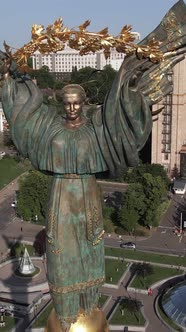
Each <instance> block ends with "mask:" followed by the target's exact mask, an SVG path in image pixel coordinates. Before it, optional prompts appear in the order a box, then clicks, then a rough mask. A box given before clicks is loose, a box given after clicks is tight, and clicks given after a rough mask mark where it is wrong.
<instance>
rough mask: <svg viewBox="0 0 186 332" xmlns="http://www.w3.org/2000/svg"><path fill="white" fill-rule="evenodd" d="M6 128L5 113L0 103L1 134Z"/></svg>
mask: <svg viewBox="0 0 186 332" xmlns="http://www.w3.org/2000/svg"><path fill="white" fill-rule="evenodd" d="M6 126H7V121H6V119H5V116H4V113H3V108H2V103H1V102H0V132H3V131H4V129H5V127H6Z"/></svg>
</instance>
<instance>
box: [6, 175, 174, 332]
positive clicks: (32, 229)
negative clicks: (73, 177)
mask: <svg viewBox="0 0 186 332" xmlns="http://www.w3.org/2000/svg"><path fill="white" fill-rule="evenodd" d="M16 189H17V183H16V181H14V182H13V183H12V184H10V185H8V186H7V187H6V188H4V189H3V190H1V191H0V204H1V203H2V202H3V201H4V200H5V199H7V197H8V196H9V195H12V192H13V191H15V190H16ZM42 229H43V227H42V226H39V225H34V224H31V223H27V222H24V221H21V220H20V219H18V218H16V217H14V221H12V222H10V223H8V224H7V227H6V229H4V230H3V232H1V236H0V247H1V256H4V255H6V253H7V239H15V240H17V239H18V240H21V241H28V242H33V241H34V239H35V236H36V235H37V234H38V232H39V231H41V230H42ZM1 258H2V257H1ZM36 265H38V266H39V268H40V273H39V275H38V276H37V277H35V278H30V280H29V281H28V279H27V281H26V284H23V283H22V282H20V279H19V278H17V277H16V276H15V275H14V273H13V271H14V265H13V263H11V264H7V265H1V268H0V280H1V291H6V290H7V289H8V288H9V289H10V292H11V290H14V291H15V290H17V289H19V287H22V290H23V291H21V293H22V294H23V293H27V299H28V293H29V292H30V291H31V292H32V291H33V290H35V291H37V290H39V289H40V290H42V289H45V290H46V289H47V280H46V266H45V262H43V260H42V259H39V260H37V264H36ZM130 277H131V276H130V272H129V271H127V272H126V273H124V275H123V277H122V279H121V280H120V283H119V284H118V287H117V288H116V287H115V288H113V287H112V286H110V285H107V284H106V285H104V287H102V289H101V292H102V293H103V294H105V295H108V296H109V298H108V300H107V301H106V304H105V305H104V312H105V315H106V316H107V317H108V316H109V315H110V313H112V311H113V310H112V308H113V307H115V302H116V300H117V298H118V297H119V296H120V297H122V296H127V297H132V298H134V296H135V298H136V299H138V300H140V301H141V302H142V303H143V313H144V317H145V319H146V326H145V327H144V328H143V329H137V328H136V329H135V331H138V330H139V331H145V332H156V331H160V332H168V331H170V328H168V327H167V326H165V325H164V323H163V322H162V321H161V320H159V319H158V317H157V315H156V314H155V312H154V303H155V299H156V297H157V295H158V289H157V288H156V287H155V288H154V289H153V294H152V296H148V294H147V292H145V294H144V293H138V292H135V294H134V292H131V291H129V290H127V287H126V285H127V284H128V280H129V278H130ZM14 291H12V294H13V293H14ZM108 318H109V317H108ZM123 328H124V327H123V326H122V327H121V329H120V331H123ZM117 330H118V329H117ZM22 331H23V330H22ZM22 331H21V330H20V332H22ZM111 331H116V329H115V328H114V327H113V328H111ZM129 331H134V329H132V328H131V329H130V328H129Z"/></svg>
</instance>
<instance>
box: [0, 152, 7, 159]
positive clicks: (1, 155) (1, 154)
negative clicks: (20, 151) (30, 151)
mask: <svg viewBox="0 0 186 332" xmlns="http://www.w3.org/2000/svg"><path fill="white" fill-rule="evenodd" d="M5 154H6V153H5V152H4V151H0V159H2V158H3V157H4V156H5Z"/></svg>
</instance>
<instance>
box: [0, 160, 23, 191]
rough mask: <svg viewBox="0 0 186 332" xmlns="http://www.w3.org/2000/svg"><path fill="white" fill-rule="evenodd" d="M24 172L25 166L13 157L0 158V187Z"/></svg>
mask: <svg viewBox="0 0 186 332" xmlns="http://www.w3.org/2000/svg"><path fill="white" fill-rule="evenodd" d="M23 172H25V168H24V167H23V166H22V165H21V164H20V163H18V162H17V161H15V160H14V159H13V158H5V159H4V158H3V159H1V160H0V189H2V188H3V187H5V186H6V185H7V184H9V183H10V182H11V181H13V180H14V179H15V178H16V177H18V176H19V175H20V174H22V173H23Z"/></svg>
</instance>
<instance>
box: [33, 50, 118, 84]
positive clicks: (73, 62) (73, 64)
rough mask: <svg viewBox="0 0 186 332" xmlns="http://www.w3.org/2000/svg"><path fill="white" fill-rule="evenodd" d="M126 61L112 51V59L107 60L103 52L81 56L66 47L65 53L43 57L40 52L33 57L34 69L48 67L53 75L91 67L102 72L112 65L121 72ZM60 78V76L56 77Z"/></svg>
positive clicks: (60, 52)
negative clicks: (105, 67)
mask: <svg viewBox="0 0 186 332" xmlns="http://www.w3.org/2000/svg"><path fill="white" fill-rule="evenodd" d="M123 59H124V54H123V53H118V52H117V51H115V50H114V49H113V50H111V53H110V57H109V58H108V59H105V56H104V54H103V52H96V53H89V54H86V55H80V54H79V52H78V51H76V50H74V49H71V48H70V47H68V46H66V47H65V49H64V50H63V51H59V52H56V53H50V54H45V55H42V54H40V53H39V52H38V51H36V52H35V53H34V55H33V56H32V60H33V69H40V68H41V67H42V66H48V68H49V71H50V72H53V73H71V72H72V71H73V69H74V68H76V69H77V70H79V69H81V68H85V67H91V68H95V69H98V70H101V69H103V68H104V66H106V65H111V66H112V67H113V68H114V69H115V70H119V68H120V66H121V64H122V62H123ZM56 77H58V75H56Z"/></svg>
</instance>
